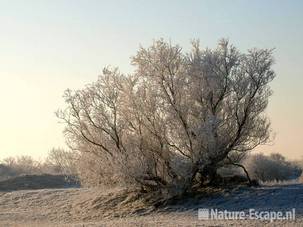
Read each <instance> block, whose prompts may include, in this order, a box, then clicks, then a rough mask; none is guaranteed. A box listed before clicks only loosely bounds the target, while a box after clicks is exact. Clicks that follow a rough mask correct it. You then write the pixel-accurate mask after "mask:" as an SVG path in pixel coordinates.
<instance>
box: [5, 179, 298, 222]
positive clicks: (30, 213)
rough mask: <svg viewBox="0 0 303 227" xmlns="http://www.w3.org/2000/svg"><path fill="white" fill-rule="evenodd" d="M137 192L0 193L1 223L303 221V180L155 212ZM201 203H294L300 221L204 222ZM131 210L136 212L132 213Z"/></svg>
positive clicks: (278, 206)
mask: <svg viewBox="0 0 303 227" xmlns="http://www.w3.org/2000/svg"><path fill="white" fill-rule="evenodd" d="M134 195H135V194H132V193H130V194H128V195H125V193H122V190H120V189H116V190H105V189H103V190H100V189H93V188H91V189H86V188H78V189H76V188H75V189H43V190H24V191H12V192H0V226H78V227H80V226H115V227H117V226H155V227H156V226H230V225H232V226H266V225H269V226H303V185H301V184H291V185H277V186H274V185H273V186H263V187H259V188H251V189H247V188H245V189H244V188H242V189H241V188H240V189H235V190H229V191H225V192H223V193H219V194H216V195H214V196H211V197H202V198H199V199H188V200H187V201H184V203H182V204H176V205H170V206H168V207H166V208H165V209H161V210H158V211H153V212H148V209H143V208H142V212H138V210H139V211H140V207H143V206H142V203H141V202H140V199H139V200H138V199H135V197H134ZM134 201H136V202H134ZM126 204H128V205H126ZM113 207H114V208H113ZM198 208H217V209H219V210H223V209H227V210H230V211H232V210H233V211H247V210H248V209H250V208H253V209H256V210H260V211H261V210H263V211H266V210H272V211H286V210H290V209H292V208H295V209H296V221H291V222H290V221H274V222H273V223H270V222H269V221H260V220H241V221H235V220H207V221H205V220H198V215H197V210H198ZM132 210H136V212H135V213H129V211H132ZM139 213H140V215H139ZM143 213H145V215H143ZM146 213H147V214H146Z"/></svg>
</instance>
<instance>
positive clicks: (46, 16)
mask: <svg viewBox="0 0 303 227" xmlns="http://www.w3.org/2000/svg"><path fill="white" fill-rule="evenodd" d="M0 28H1V34H0V159H1V158H5V157H7V156H14V155H23V154H27V155H32V156H34V157H35V158H42V157H45V156H46V154H47V152H48V151H49V150H50V149H51V148H52V147H62V146H64V138H63V135H62V129H63V126H62V125H60V124H58V120H57V119H56V117H55V115H54V112H55V111H56V110H57V109H58V108H60V107H62V106H63V104H64V103H63V100H62V95H63V92H64V90H65V89H66V88H71V89H77V88H81V87H83V86H84V85H85V84H87V83H90V82H93V81H94V80H96V79H97V76H98V74H100V72H101V70H102V68H103V67H104V66H106V65H113V66H119V67H120V70H121V71H122V72H131V71H132V67H131V66H130V56H132V55H134V54H135V53H136V51H137V49H138V47H139V44H142V45H143V46H148V45H150V44H151V43H152V41H153V39H157V38H160V37H163V38H165V39H167V40H169V39H170V40H171V41H172V42H173V43H178V44H180V45H181V46H183V47H184V49H185V50H188V49H189V44H190V40H191V39H193V38H199V39H200V41H201V45H202V47H215V45H216V43H217V41H218V40H219V39H220V38H222V37H225V38H228V39H229V40H230V42H231V43H233V44H234V45H235V46H236V47H238V48H239V49H240V50H241V51H246V50H247V49H249V48H252V47H259V48H276V49H275V51H274V56H275V59H276V64H275V65H274V69H275V71H276V73H277V77H276V78H275V80H274V82H273V83H272V88H273V90H274V94H273V96H272V97H271V99H270V104H269V107H268V111H267V113H268V116H269V118H270V119H271V121H272V129H273V132H275V134H276V136H275V140H274V141H273V144H272V145H270V146H262V147H260V148H259V149H258V151H264V152H267V153H268V152H280V153H282V154H283V155H286V156H287V157H289V158H299V157H301V156H302V155H303V149H302V144H303V133H302V127H303V101H302V98H303V67H302V64H303V1H299V0H298V1H295V0H290V1H282V0H281V1H279V0H276V1H274V0H268V1H262V0H256V1H248V0H242V1H240V0H233V1H228V0H226V1H223V0H221V1H211V0H209V1H198V0H197V1H181V0H180V1H177V0H174V1H173V0H171V1H168V0H167V1H165V0H153V1H140V0H136V1H135V0H125V1H114V0H111V1H110V0H108V1H102V0H99V1H97V0H96V1H94V0H82V1H76V0H69V1H67V0H48V1H47V0H26V1H25V0H23V1H21V0H20V1H16V0H10V1H5V0H0Z"/></svg>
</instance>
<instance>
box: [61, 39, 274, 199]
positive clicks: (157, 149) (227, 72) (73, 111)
mask: <svg viewBox="0 0 303 227" xmlns="http://www.w3.org/2000/svg"><path fill="white" fill-rule="evenodd" d="M192 47H193V48H192V51H191V52H190V53H182V51H181V47H180V46H178V45H171V44H170V43H166V42H164V41H163V40H158V41H155V42H154V44H153V45H152V46H151V47H150V48H147V49H145V48H140V50H139V51H138V52H137V54H136V56H135V57H133V59H132V64H133V65H134V66H135V67H136V70H135V72H134V73H133V74H131V75H124V74H121V73H120V72H119V71H118V69H116V68H115V69H109V68H106V69H104V70H103V74H102V75H101V76H100V77H99V79H98V80H97V81H96V82H95V83H92V84H90V85H88V86H86V87H85V88H84V89H82V90H77V91H71V90H67V91H66V92H65V95H64V98H65V101H66V104H67V107H66V109H64V110H61V111H58V112H57V116H58V117H59V118H60V119H62V120H63V121H64V122H65V125H66V128H65V136H66V139H67V143H68V145H69V146H70V148H71V149H72V150H74V151H76V152H80V153H81V154H82V155H83V157H84V156H86V155H88V156H87V157H88V160H91V157H95V158H93V161H98V164H96V166H95V168H96V171H97V172H99V170H100V171H101V172H102V171H104V172H103V173H102V174H99V176H102V177H101V181H102V179H106V178H108V177H109V178H110V177H113V176H114V177H118V181H119V182H123V183H127V184H129V185H139V186H141V187H143V188H144V189H145V190H147V191H151V190H161V191H163V192H169V193H173V194H176V193H183V192H185V191H187V190H190V189H191V188H192V186H193V184H194V183H195V181H196V179H197V176H200V182H202V183H203V182H205V179H208V180H210V181H211V180H212V179H213V178H215V175H216V170H217V168H219V167H220V166H222V165H223V164H224V163H225V162H226V160H227V159H228V161H230V162H233V163H234V164H237V163H236V162H237V159H238V158H239V157H241V156H242V154H243V153H245V152H247V151H249V150H251V149H253V148H255V147H256V146H258V145H259V144H263V143H266V142H267V141H268V139H269V121H268V120H267V118H266V117H265V115H264V114H263V112H264V110H265V108H266V106H267V102H268V97H269V96H270V94H271V91H270V88H269V86H268V83H269V82H270V81H271V80H272V79H273V78H274V75H275V74H274V72H273V71H272V69H271V66H272V63H273V59H272V54H271V51H270V50H264V49H261V50H258V49H252V50H249V51H248V53H247V54H242V53H239V52H238V50H237V49H236V48H235V47H233V46H231V45H229V44H228V42H227V41H226V40H222V41H220V42H219V44H218V47H217V48H216V49H215V50H210V49H205V50H201V49H200V47H199V43H198V42H193V45H192ZM91 155H92V156H91ZM234 157H237V159H235V160H233V158H234ZM222 163H223V164H222ZM88 177H89V176H88Z"/></svg>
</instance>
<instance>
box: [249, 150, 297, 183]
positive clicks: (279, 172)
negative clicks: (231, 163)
mask: <svg viewBox="0 0 303 227" xmlns="http://www.w3.org/2000/svg"><path fill="white" fill-rule="evenodd" d="M244 165H245V167H246V169H247V171H248V173H249V175H250V177H251V178H252V179H255V180H259V181H264V182H265V181H284V180H291V179H297V178H298V177H299V176H300V174H301V173H302V169H301V168H300V167H299V166H298V165H296V164H294V163H292V162H289V161H287V160H286V159H285V157H284V156H282V155H280V154H271V155H270V156H266V155H263V154H255V155H250V156H248V157H247V158H246V159H245V160H244Z"/></svg>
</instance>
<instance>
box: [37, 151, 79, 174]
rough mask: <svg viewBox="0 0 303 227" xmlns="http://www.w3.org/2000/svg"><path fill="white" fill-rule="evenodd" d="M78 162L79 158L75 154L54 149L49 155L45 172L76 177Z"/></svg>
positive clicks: (45, 164)
mask: <svg viewBox="0 0 303 227" xmlns="http://www.w3.org/2000/svg"><path fill="white" fill-rule="evenodd" d="M77 160H78V156H77V154H76V153H75V152H72V151H68V150H65V149H62V148H53V149H51V150H50V151H49V153H48V156H47V158H46V160H45V163H44V165H43V167H44V170H43V171H44V172H47V173H51V174H63V175H76V173H77V168H76V163H77Z"/></svg>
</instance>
